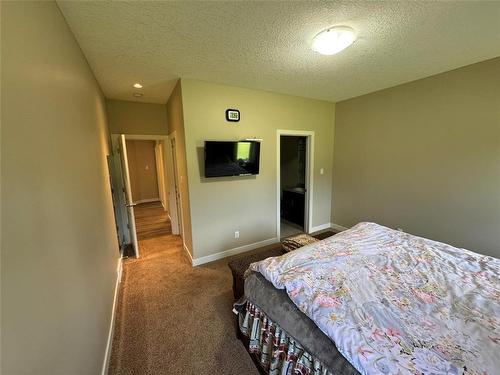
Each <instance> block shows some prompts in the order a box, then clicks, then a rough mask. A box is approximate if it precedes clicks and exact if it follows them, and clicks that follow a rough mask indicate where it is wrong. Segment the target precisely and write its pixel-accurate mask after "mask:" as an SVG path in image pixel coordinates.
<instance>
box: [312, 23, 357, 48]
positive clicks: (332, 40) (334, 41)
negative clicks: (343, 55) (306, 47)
mask: <svg viewBox="0 0 500 375" xmlns="http://www.w3.org/2000/svg"><path fill="white" fill-rule="evenodd" d="M355 40H356V33H355V32H354V30H353V29H351V28H350V27H347V26H336V27H331V28H329V29H327V30H324V31H322V32H320V33H319V34H318V35H316V36H315V37H314V39H313V44H312V49H313V50H314V51H316V52H318V53H321V54H322V55H335V54H336V53H338V52H340V51H342V50H344V49H346V48H347V47H349V46H350V45H351V44H352V43H354V41H355Z"/></svg>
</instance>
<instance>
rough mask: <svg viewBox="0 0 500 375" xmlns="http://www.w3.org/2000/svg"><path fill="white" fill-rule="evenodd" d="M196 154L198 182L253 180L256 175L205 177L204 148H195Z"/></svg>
mask: <svg viewBox="0 0 500 375" xmlns="http://www.w3.org/2000/svg"><path fill="white" fill-rule="evenodd" d="M196 154H197V155H198V166H199V171H200V182H202V183H210V182H220V181H240V180H255V179H256V178H257V175H249V176H248V175H247V176H227V177H208V178H207V177H205V147H197V148H196Z"/></svg>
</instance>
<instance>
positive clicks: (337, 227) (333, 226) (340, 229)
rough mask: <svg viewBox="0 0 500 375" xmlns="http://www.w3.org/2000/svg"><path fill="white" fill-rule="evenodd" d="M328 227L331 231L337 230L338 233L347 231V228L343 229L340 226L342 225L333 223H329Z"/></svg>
mask: <svg viewBox="0 0 500 375" xmlns="http://www.w3.org/2000/svg"><path fill="white" fill-rule="evenodd" d="M330 227H331V228H332V229H335V230H338V231H339V232H343V231H345V230H347V229H349V228H347V227H344V226H342V225H338V224H335V223H330Z"/></svg>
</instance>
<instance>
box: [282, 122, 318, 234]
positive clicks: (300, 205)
mask: <svg viewBox="0 0 500 375" xmlns="http://www.w3.org/2000/svg"><path fill="white" fill-rule="evenodd" d="M313 137H314V133H313V132H309V131H293V130H278V137H277V159H278V163H277V167H278V174H277V186H278V196H277V207H278V209H277V217H278V220H277V237H278V238H285V237H290V236H292V235H295V234H299V233H309V232H310V224H311V216H312V210H311V208H312V207H311V201H312V193H313V192H312V175H311V174H312V170H313V168H312V162H313V159H312V155H313V152H312V149H313Z"/></svg>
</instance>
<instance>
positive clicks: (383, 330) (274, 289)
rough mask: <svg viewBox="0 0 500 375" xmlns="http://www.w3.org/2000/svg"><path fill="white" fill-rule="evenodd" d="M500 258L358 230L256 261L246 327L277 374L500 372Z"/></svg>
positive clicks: (242, 323)
mask: <svg viewBox="0 0 500 375" xmlns="http://www.w3.org/2000/svg"><path fill="white" fill-rule="evenodd" d="M499 275H500V260H498V259H496V258H493V257H489V256H484V255H480V254H476V253H473V252H470V251H468V250H464V249H458V248H455V247H452V246H450V245H446V244H443V243H439V242H435V241H431V240H428V239H425V238H421V237H416V236H412V235H410V234H407V233H403V232H399V231H395V230H392V229H389V228H386V227H383V226H380V225H377V224H375V223H360V224H358V225H356V226H355V227H353V228H351V229H349V230H347V231H344V232H342V233H340V234H337V235H335V236H333V237H330V238H327V239H325V240H322V241H320V242H317V243H314V244H311V245H308V246H305V247H303V248H300V249H297V250H294V251H292V252H290V253H287V254H285V255H283V256H279V257H271V258H268V259H265V260H263V261H260V262H256V263H252V264H251V265H250V269H249V271H248V272H247V277H246V279H245V296H244V297H243V299H242V300H241V301H240V303H239V304H237V307H238V309H239V310H238V311H239V315H238V321H239V329H240V331H241V332H242V334H243V336H244V337H246V338H247V348H248V350H249V352H251V353H253V355H254V356H255V357H256V358H257V361H258V362H259V365H260V366H261V369H263V372H265V373H269V374H271V375H274V374H321V375H325V374H328V375H329V374H348V375H350V374H357V373H361V374H483V375H484V374H490V375H491V374H495V373H499V372H500V370H499V369H500V355H499V353H500V281H499Z"/></svg>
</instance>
